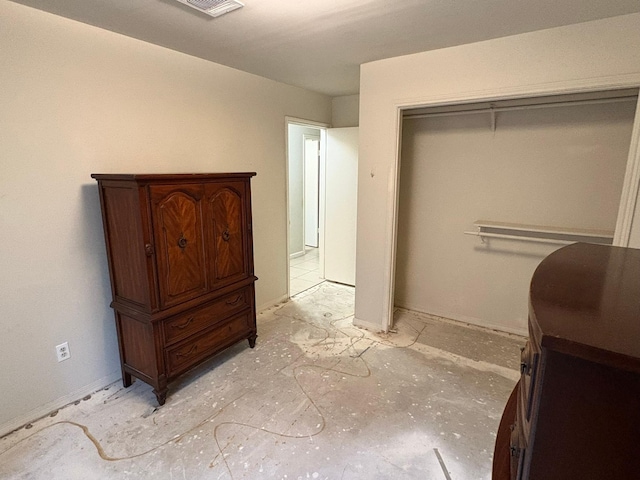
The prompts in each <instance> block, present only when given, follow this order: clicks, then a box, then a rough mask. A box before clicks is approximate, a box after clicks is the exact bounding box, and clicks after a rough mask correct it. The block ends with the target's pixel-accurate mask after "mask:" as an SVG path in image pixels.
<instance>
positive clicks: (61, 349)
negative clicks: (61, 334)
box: [56, 342, 71, 362]
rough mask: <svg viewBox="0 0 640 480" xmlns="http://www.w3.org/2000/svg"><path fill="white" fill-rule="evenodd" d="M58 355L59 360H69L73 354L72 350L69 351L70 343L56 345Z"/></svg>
mask: <svg viewBox="0 0 640 480" xmlns="http://www.w3.org/2000/svg"><path fill="white" fill-rule="evenodd" d="M56 355H57V356H58V361H59V362H62V361H63V360H67V359H68V358H69V357H70V356H71V352H70V351H69V343H68V342H64V343H61V344H60V345H56Z"/></svg>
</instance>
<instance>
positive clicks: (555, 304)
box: [529, 243, 640, 370]
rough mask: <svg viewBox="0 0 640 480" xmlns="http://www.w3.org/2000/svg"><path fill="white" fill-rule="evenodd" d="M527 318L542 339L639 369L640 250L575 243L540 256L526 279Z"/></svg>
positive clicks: (583, 353) (555, 346) (583, 355)
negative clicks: (539, 259)
mask: <svg viewBox="0 0 640 480" xmlns="http://www.w3.org/2000/svg"><path fill="white" fill-rule="evenodd" d="M529 301H530V317H531V318H530V321H531V322H532V323H533V328H534V329H537V330H538V331H539V332H540V333H541V334H542V344H543V346H545V344H546V345H547V346H550V347H551V348H557V349H559V350H565V351H567V352H570V353H575V354H578V355H580V356H582V357H585V358H587V359H589V357H592V356H593V357H600V356H602V355H604V356H607V355H609V356H617V357H619V358H617V359H614V361H615V363H619V361H620V360H626V361H629V362H631V363H632V364H633V369H634V370H636V369H640V250H638V249H629V248H620V247H610V246H605V245H593V244H584V243H576V244H573V245H569V246H567V247H564V248H561V249H559V250H557V251H556V252H554V253H552V254H551V255H549V256H548V257H547V258H545V259H544V260H543V261H542V263H540V265H539V266H538V268H537V269H536V271H535V273H534V275H533V278H532V280H531V289H530V298H529Z"/></svg>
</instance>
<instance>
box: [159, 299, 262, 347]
mask: <svg viewBox="0 0 640 480" xmlns="http://www.w3.org/2000/svg"><path fill="white" fill-rule="evenodd" d="M250 302H251V287H245V288H243V289H241V290H236V291H235V292H232V293H229V294H228V295H225V296H223V297H221V298H219V299H218V300H215V301H214V302H213V303H210V304H208V305H206V306H204V307H201V308H198V309H197V310H192V311H191V312H187V313H184V314H181V315H179V316H176V317H172V318H170V319H168V320H165V321H164V322H163V330H164V339H165V344H167V345H170V344H172V343H176V342H178V341H180V340H183V339H185V338H187V337H189V336H191V335H194V334H196V333H198V332H200V331H202V330H204V329H206V328H208V327H210V326H212V325H214V324H216V323H218V322H220V321H224V320H225V318H226V317H227V316H229V315H232V314H233V313H237V312H240V311H242V310H244V309H245V308H248V307H249V305H250Z"/></svg>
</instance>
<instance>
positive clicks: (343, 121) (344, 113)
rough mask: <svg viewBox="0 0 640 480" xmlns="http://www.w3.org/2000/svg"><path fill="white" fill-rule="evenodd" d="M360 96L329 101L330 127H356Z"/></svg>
mask: <svg viewBox="0 0 640 480" xmlns="http://www.w3.org/2000/svg"><path fill="white" fill-rule="evenodd" d="M359 104H360V95H345V96H342V97H333V98H332V99H331V105H332V108H331V110H332V113H331V126H332V127H334V128H339V127H357V126H358V123H359V115H360V105H359Z"/></svg>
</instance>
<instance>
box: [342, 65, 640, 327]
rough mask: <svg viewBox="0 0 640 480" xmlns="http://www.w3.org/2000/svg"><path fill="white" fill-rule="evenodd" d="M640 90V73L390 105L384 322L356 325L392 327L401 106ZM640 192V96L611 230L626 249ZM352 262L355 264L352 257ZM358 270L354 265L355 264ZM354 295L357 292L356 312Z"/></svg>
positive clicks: (617, 242)
mask: <svg viewBox="0 0 640 480" xmlns="http://www.w3.org/2000/svg"><path fill="white" fill-rule="evenodd" d="M629 88H640V75H630V76H625V77H620V76H618V77H612V78H606V79H589V80H586V81H568V82H562V83H557V84H551V85H549V84H545V85H526V86H520V87H516V88H501V89H496V90H487V91H481V92H461V93H456V94H453V95H438V96H434V97H423V98H419V99H411V100H408V101H407V100H395V101H393V105H392V109H393V113H394V117H395V119H394V122H393V125H394V129H393V133H392V135H393V136H394V137H395V143H394V154H395V155H394V159H393V161H392V162H391V168H390V172H389V183H388V185H389V188H388V191H387V195H388V197H387V199H388V202H387V211H386V212H382V214H384V215H385V216H386V225H387V227H386V229H385V232H384V235H385V237H386V238H385V242H384V243H385V252H384V259H383V268H384V273H383V276H382V278H381V279H380V281H381V282H382V284H383V287H382V291H383V292H384V293H383V297H382V298H381V299H380V304H379V307H380V310H379V311H380V313H381V317H382V324H373V323H370V322H367V321H365V320H362V319H359V318H357V317H356V318H355V319H354V324H356V325H360V326H363V327H365V328H378V329H382V330H383V331H389V330H390V329H391V328H392V326H393V312H394V295H395V270H396V249H397V233H398V231H397V229H398V203H399V193H400V192H399V189H400V185H399V183H400V164H401V142H402V125H403V113H404V111H405V110H410V109H414V108H424V107H437V106H450V105H460V104H466V103H475V102H488V101H498V100H512V99H518V98H535V97H541V96H550V95H564V94H572V93H586V92H598V91H607V90H619V89H629ZM639 192H640V97H639V100H638V106H637V108H636V115H635V120H634V125H633V132H632V137H631V144H630V146H629V156H628V160H627V167H626V173H625V177H624V183H623V190H622V195H621V198H620V205H619V211H618V217H617V222H616V228H615V237H614V241H613V245H614V246H623V247H626V246H628V245H629V240H630V235H631V227H632V222H633V219H634V214H635V208H636V202H638V201H640V199H639ZM360 261H362V260H360ZM356 262H358V261H357V260H356ZM356 269H357V264H356ZM357 303H358V298H357V296H356V310H357Z"/></svg>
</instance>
